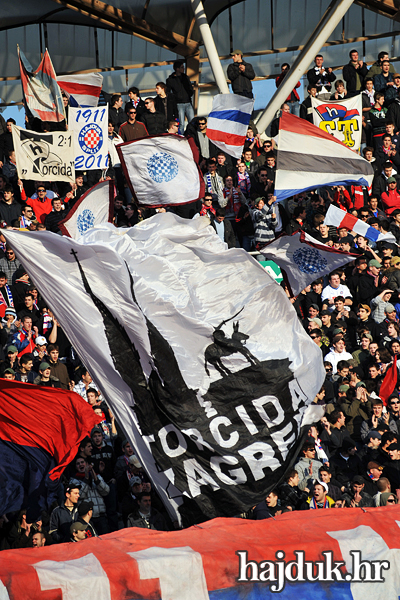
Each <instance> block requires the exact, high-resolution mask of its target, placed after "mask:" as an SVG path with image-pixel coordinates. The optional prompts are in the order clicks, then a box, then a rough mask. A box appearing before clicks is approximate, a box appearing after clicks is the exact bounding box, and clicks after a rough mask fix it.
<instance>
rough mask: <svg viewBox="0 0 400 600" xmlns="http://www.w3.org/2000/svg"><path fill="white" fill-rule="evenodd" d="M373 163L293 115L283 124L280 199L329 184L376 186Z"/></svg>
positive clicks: (278, 176)
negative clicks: (373, 183) (373, 182)
mask: <svg viewBox="0 0 400 600" xmlns="http://www.w3.org/2000/svg"><path fill="white" fill-rule="evenodd" d="M373 177H374V170H373V168H372V166H371V165H370V163H369V162H368V161H367V160H365V158H363V157H362V156H360V155H359V154H356V153H355V152H353V150H350V148H348V147H347V146H345V145H344V144H342V142H340V141H339V140H337V139H336V138H334V137H333V136H332V135H330V134H329V133H326V131H322V129H320V128H319V127H317V126H316V125H313V124H312V123H309V122H308V121H305V120H304V119H300V118H299V117H296V116H294V115H291V114H289V113H285V112H284V113H282V116H281V118H280V121H279V138H278V157H277V169H276V178H275V195H276V197H277V200H278V201H279V200H284V199H285V198H289V197H290V196H293V195H294V194H299V193H300V192H304V191H306V190H313V189H317V188H320V187H323V186H326V185H349V184H351V183H354V184H355V185H361V186H366V187H369V186H370V185H371V184H372V179H373Z"/></svg>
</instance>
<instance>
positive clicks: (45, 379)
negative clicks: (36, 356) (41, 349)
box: [33, 361, 61, 389]
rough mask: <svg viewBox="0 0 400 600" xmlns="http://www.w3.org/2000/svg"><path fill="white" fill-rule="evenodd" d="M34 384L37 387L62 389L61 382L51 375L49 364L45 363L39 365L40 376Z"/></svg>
mask: <svg viewBox="0 0 400 600" xmlns="http://www.w3.org/2000/svg"><path fill="white" fill-rule="evenodd" d="M33 383H34V384H35V385H43V386H45V387H52V388H59V389H61V383H60V380H59V379H57V377H53V376H52V375H51V367H50V365H49V363H48V362H45V361H44V362H41V363H40V364H39V375H38V376H37V377H35V379H34V381H33Z"/></svg>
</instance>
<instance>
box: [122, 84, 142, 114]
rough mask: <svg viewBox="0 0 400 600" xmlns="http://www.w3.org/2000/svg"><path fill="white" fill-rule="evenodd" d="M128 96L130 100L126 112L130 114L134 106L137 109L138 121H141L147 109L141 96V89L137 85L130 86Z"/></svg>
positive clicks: (126, 105)
mask: <svg viewBox="0 0 400 600" xmlns="http://www.w3.org/2000/svg"><path fill="white" fill-rule="evenodd" d="M128 96H129V100H128V102H126V104H125V113H126V114H129V111H130V110H131V108H134V109H135V110H136V118H137V120H138V121H140V118H141V116H142V114H143V113H144V111H145V110H146V107H145V105H144V102H143V100H142V99H141V97H140V94H139V89H138V88H137V87H131V88H129V90H128Z"/></svg>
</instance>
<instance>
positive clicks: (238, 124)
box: [207, 94, 254, 158]
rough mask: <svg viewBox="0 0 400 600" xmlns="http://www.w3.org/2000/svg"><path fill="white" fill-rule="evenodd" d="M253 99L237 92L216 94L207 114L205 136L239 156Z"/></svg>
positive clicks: (226, 150) (223, 148)
mask: <svg viewBox="0 0 400 600" xmlns="http://www.w3.org/2000/svg"><path fill="white" fill-rule="evenodd" d="M253 106H254V100H252V99H249V98H244V97H243V96H238V95H237V94H217V96H214V99H213V105H212V110H211V112H210V114H209V115H208V121H207V137H208V139H209V140H211V141H212V142H213V144H215V145H216V146H217V148H220V150H223V151H224V152H226V153H227V154H230V155H231V156H234V157H235V158H240V157H241V155H242V151H243V145H244V142H245V140H246V133H247V129H248V126H249V123H250V118H251V113H252V112H253Z"/></svg>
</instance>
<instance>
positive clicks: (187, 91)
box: [167, 60, 194, 134]
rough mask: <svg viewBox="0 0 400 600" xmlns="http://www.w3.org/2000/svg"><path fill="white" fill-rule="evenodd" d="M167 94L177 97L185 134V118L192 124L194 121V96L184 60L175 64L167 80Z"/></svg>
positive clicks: (181, 127) (180, 122) (181, 124)
mask: <svg viewBox="0 0 400 600" xmlns="http://www.w3.org/2000/svg"><path fill="white" fill-rule="evenodd" d="M167 92H168V93H172V94H174V96H175V100H176V103H177V106H178V113H179V124H180V132H181V133H182V134H183V132H184V129H185V128H184V124H185V116H186V118H187V122H188V123H190V121H192V120H193V119H194V110H193V106H192V96H193V94H194V91H193V86H192V83H191V81H190V79H189V77H188V76H187V75H186V74H185V63H184V61H183V60H176V61H175V62H174V72H173V73H172V74H171V75H170V76H169V77H168V79H167Z"/></svg>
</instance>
